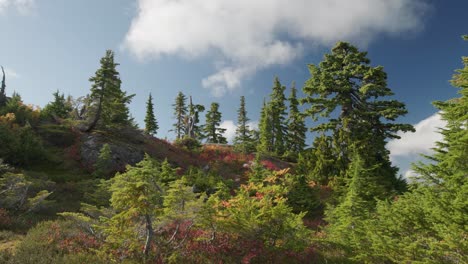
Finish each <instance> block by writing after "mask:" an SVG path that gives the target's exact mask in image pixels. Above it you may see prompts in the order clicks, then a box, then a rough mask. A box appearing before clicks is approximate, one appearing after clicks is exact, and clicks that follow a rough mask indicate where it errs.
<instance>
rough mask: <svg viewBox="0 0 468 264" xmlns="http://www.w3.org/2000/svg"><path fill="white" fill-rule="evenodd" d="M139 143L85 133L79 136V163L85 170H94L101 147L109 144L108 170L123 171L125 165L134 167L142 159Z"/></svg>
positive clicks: (133, 140)
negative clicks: (109, 158)
mask: <svg viewBox="0 0 468 264" xmlns="http://www.w3.org/2000/svg"><path fill="white" fill-rule="evenodd" d="M129 142H131V143H129ZM139 142H140V141H139V140H137V139H131V140H130V139H129V140H126V141H121V140H118V139H115V138H113V139H110V137H109V136H108V135H102V134H99V133H85V134H83V135H82V136H81V144H80V158H81V163H82V164H83V165H84V166H85V167H86V168H89V169H92V168H94V164H95V163H96V161H97V160H98V157H99V153H100V151H101V148H102V146H103V145H104V144H109V146H110V148H111V161H110V169H111V170H112V171H123V170H124V169H125V166H126V165H127V164H130V165H135V164H136V163H138V162H140V161H141V160H142V159H143V158H144V155H145V153H144V152H143V150H142V149H141V146H138V143H139ZM132 143H133V144H132ZM135 143H136V144H135Z"/></svg>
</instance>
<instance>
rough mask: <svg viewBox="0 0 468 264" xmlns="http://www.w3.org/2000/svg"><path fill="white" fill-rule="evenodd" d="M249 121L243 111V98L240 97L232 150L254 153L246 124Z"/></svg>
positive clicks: (244, 110) (245, 111)
mask: <svg viewBox="0 0 468 264" xmlns="http://www.w3.org/2000/svg"><path fill="white" fill-rule="evenodd" d="M249 121H250V119H249V118H248V117H247V110H246V109H245V97H244V96H241V99H240V107H239V110H237V128H236V135H235V138H234V149H235V150H237V151H239V152H242V153H250V152H252V151H254V142H253V140H252V135H251V131H250V128H249V126H248V125H247V123H248V122H249Z"/></svg>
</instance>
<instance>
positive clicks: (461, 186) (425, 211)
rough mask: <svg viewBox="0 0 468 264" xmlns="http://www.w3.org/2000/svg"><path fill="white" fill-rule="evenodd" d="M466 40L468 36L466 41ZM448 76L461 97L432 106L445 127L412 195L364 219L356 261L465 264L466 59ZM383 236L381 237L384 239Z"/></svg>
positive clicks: (467, 243) (422, 166) (467, 194)
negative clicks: (362, 243)
mask: <svg viewBox="0 0 468 264" xmlns="http://www.w3.org/2000/svg"><path fill="white" fill-rule="evenodd" d="M464 38H465V40H468V36H465V37H464ZM463 63H464V68H463V69H461V70H458V71H457V73H456V74H455V75H454V76H453V78H452V82H451V83H452V85H453V86H455V87H458V88H459V94H460V97H458V98H455V99H451V100H448V101H446V102H435V103H434V104H435V106H436V107H437V108H438V109H439V110H440V115H441V116H442V119H443V120H445V121H447V125H446V126H445V127H444V128H441V129H440V133H441V134H442V135H443V140H442V141H441V142H438V143H437V147H436V148H435V154H433V155H432V156H428V158H429V162H428V163H427V164H423V163H419V164H418V165H416V166H415V167H414V168H413V169H414V170H415V172H416V174H417V175H418V176H417V178H416V179H417V180H416V181H414V182H413V183H412V188H411V191H410V192H407V193H405V194H404V195H401V196H399V197H398V199H396V200H395V201H393V202H389V201H381V202H379V204H378V206H377V213H376V215H375V217H373V218H371V219H370V220H369V221H368V225H367V235H368V236H369V239H370V241H369V243H366V244H365V246H368V245H372V246H371V247H367V249H366V250H363V251H362V252H356V253H360V254H359V255H360V257H361V258H363V259H364V260H366V262H374V263H390V262H392V263H418V262H421V263H423V262H424V263H465V262H467V260H468V257H467V255H466V252H468V241H467V240H466V237H467V236H468V229H467V225H466V223H468V213H467V208H468V200H467V199H466V197H468V174H467V172H468V163H467V160H468V129H467V124H468V57H463ZM382 234H384V235H382Z"/></svg>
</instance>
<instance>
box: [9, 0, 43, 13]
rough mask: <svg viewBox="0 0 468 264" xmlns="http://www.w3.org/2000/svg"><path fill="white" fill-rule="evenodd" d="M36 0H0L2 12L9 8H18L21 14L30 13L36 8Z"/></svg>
mask: <svg viewBox="0 0 468 264" xmlns="http://www.w3.org/2000/svg"><path fill="white" fill-rule="evenodd" d="M34 5H35V0H0V14H2V13H4V12H5V11H6V10H7V9H9V8H13V9H16V11H18V12H19V13H20V14H23V15H25V14H29V13H30V12H31V10H32V9H33V8H34Z"/></svg>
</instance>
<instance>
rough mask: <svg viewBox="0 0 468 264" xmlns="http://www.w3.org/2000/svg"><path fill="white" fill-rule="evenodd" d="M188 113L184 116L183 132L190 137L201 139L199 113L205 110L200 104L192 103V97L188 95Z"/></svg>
mask: <svg viewBox="0 0 468 264" xmlns="http://www.w3.org/2000/svg"><path fill="white" fill-rule="evenodd" d="M188 110H189V115H188V116H187V117H186V118H185V123H186V124H185V126H186V127H185V130H186V131H185V134H186V135H187V136H189V137H191V138H195V139H197V140H201V139H202V138H203V131H202V129H201V127H200V125H199V123H200V113H202V112H204V111H205V107H204V106H203V105H200V104H193V103H192V97H191V96H190V104H189V109H188Z"/></svg>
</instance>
